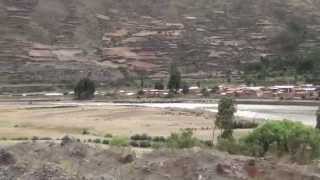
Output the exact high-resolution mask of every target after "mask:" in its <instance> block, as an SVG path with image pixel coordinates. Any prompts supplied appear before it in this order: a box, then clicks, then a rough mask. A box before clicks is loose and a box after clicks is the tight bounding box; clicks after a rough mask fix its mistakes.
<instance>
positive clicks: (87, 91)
mask: <svg viewBox="0 0 320 180" xmlns="http://www.w3.org/2000/svg"><path fill="white" fill-rule="evenodd" d="M95 91H96V89H95V84H94V82H93V81H91V80H90V79H89V78H84V79H81V80H80V81H79V82H78V83H77V85H76V87H75V88H74V95H75V98H76V99H78V100H87V99H92V98H93V97H94V93H95Z"/></svg>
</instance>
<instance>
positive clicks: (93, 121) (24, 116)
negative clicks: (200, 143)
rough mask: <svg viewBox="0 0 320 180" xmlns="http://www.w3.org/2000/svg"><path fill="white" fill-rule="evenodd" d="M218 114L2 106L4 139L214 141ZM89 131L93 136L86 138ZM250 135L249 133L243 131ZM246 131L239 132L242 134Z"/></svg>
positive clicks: (0, 119)
mask: <svg viewBox="0 0 320 180" xmlns="http://www.w3.org/2000/svg"><path fill="white" fill-rule="evenodd" d="M214 119H215V114H214V113H209V112H203V111H200V110H199V111H198V110H194V111H193V110H177V109H159V108H151V107H129V106H118V105H112V104H110V105H100V106H93V105H88V106H78V105H68V106H57V105H50V103H46V104H45V105H43V104H42V103H38V104H37V103H33V104H28V103H27V102H19V103H18V102H15V103H0V139H3V138H7V139H12V138H23V137H28V138H32V137H33V136H37V137H50V138H61V137H62V136H64V135H71V136H74V137H77V138H80V139H88V138H95V137H103V136H105V135H106V134H112V135H116V136H131V135H134V134H142V133H146V134H148V135H150V136H169V135H170V134H171V133H172V132H178V131H179V130H181V129H186V128H191V129H193V130H194V134H195V136H196V137H198V138H200V139H204V140H209V139H212V125H213V122H214ZM84 130H86V131H88V132H89V134H86V135H83V134H82V133H83V131H84ZM242 131H244V132H246V130H242ZM242 131H237V132H236V133H240V134H242V133H243V132H242Z"/></svg>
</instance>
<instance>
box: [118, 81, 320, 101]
mask: <svg viewBox="0 0 320 180" xmlns="http://www.w3.org/2000/svg"><path fill="white" fill-rule="evenodd" d="M204 89H205V91H206V92H209V93H210V94H211V95H214V96H232V97H237V98H266V99H271V98H276V99H302V100H318V99H319V98H320V86H317V85H312V84H305V85H276V86H256V87H252V86H245V85H220V86H219V88H218V89H215V90H214V89H206V88H200V87H197V86H191V87H189V93H188V95H194V96H203V95H204V94H203V93H204ZM143 91H144V94H143V96H144V97H163V96H166V95H168V94H169V92H168V90H156V89H145V90H143ZM179 92H180V93H181V94H182V89H180V91H179ZM119 95H122V96H136V95H138V94H137V93H134V92H132V91H125V90H120V91H119Z"/></svg>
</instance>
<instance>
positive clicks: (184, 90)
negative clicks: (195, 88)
mask: <svg viewBox="0 0 320 180" xmlns="http://www.w3.org/2000/svg"><path fill="white" fill-rule="evenodd" d="M189 92H190V87H189V85H188V84H184V85H183V87H182V93H183V94H184V95H186V94H189Z"/></svg>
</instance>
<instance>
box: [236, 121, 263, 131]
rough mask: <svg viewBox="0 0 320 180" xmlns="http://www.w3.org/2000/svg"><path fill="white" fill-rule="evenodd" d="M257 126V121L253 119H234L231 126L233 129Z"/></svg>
mask: <svg viewBox="0 0 320 180" xmlns="http://www.w3.org/2000/svg"><path fill="white" fill-rule="evenodd" d="M258 126H259V123H257V122H255V121H246V120H243V121H234V122H233V128H234V129H253V128H257V127H258Z"/></svg>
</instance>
